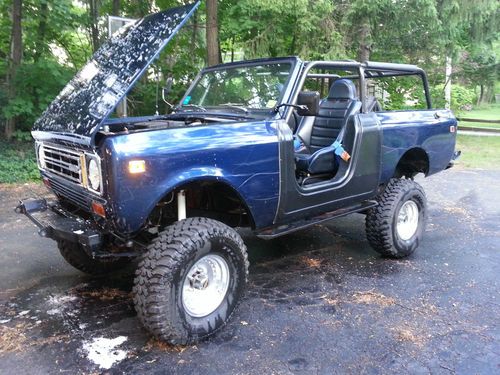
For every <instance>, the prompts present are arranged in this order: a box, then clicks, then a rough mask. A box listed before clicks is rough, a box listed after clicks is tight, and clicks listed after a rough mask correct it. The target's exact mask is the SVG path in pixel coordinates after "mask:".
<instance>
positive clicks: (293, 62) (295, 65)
mask: <svg viewBox="0 0 500 375" xmlns="http://www.w3.org/2000/svg"><path fill="white" fill-rule="evenodd" d="M283 63H287V64H290V75H289V77H288V79H287V82H286V84H285V87H284V90H283V92H282V93H281V95H280V97H279V98H277V100H276V105H279V104H282V103H285V102H287V98H289V97H290V94H291V93H292V89H293V86H294V83H295V80H296V77H297V74H298V70H299V68H300V66H301V60H300V59H299V58H298V57H295V56H293V57H280V58H265V59H256V60H243V61H237V62H231V63H225V64H219V65H214V66H210V67H207V68H204V69H202V70H201V71H200V73H199V74H198V75H197V76H196V78H195V79H194V80H193V82H192V83H191V85H190V86H189V88H188V89H187V90H186V92H185V93H184V95H183V96H182V98H181V100H180V101H179V103H178V105H177V106H176V112H177V113H180V112H188V111H184V110H183V108H182V104H183V103H184V100H185V99H186V97H187V96H188V95H189V93H190V92H191V91H192V90H193V89H194V88H195V87H196V85H197V84H198V82H199V81H200V80H201V79H202V77H203V75H204V74H206V73H210V72H214V71H220V70H227V69H232V68H247V67H253V66H258V65H272V64H283ZM245 108H247V107H245ZM247 109H248V114H247V116H251V115H252V114H254V115H259V114H262V115H264V114H265V115H266V117H267V118H268V117H276V115H277V114H276V113H275V112H274V111H273V108H261V109H258V108H247ZM217 111H226V112H228V108H224V107H220V108H217V109H216V108H212V107H211V108H210V110H209V111H208V112H210V113H214V112H217ZM189 112H196V113H199V114H201V115H202V114H203V113H205V112H199V111H189Z"/></svg>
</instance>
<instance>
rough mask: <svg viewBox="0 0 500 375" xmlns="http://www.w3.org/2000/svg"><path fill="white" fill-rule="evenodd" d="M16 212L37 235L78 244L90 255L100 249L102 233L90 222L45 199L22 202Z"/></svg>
mask: <svg viewBox="0 0 500 375" xmlns="http://www.w3.org/2000/svg"><path fill="white" fill-rule="evenodd" d="M16 212H18V213H20V214H24V215H26V216H27V217H28V218H29V219H30V220H31V221H32V222H33V223H34V224H35V225H36V226H37V227H38V228H40V230H39V231H38V234H40V236H42V237H47V238H51V239H53V240H56V241H59V240H65V241H69V242H74V243H78V244H80V245H81V246H82V247H83V249H84V250H85V251H86V252H87V253H88V254H90V255H94V254H96V253H97V252H98V251H99V250H100V249H101V246H102V242H103V233H102V232H100V231H99V230H97V229H96V228H95V227H94V226H93V224H92V223H91V222H89V221H87V220H84V219H82V218H80V217H77V216H75V215H72V214H71V213H70V212H68V211H66V210H65V209H63V208H62V207H61V206H59V205H57V204H55V203H51V202H47V201H46V200H45V199H27V200H22V201H20V202H19V205H18V206H17V207H16Z"/></svg>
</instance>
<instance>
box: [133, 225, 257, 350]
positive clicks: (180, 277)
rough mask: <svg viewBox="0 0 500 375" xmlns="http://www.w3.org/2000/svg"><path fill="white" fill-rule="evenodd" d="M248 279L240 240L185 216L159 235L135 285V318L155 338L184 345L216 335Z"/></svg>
mask: <svg viewBox="0 0 500 375" xmlns="http://www.w3.org/2000/svg"><path fill="white" fill-rule="evenodd" d="M247 275H248V258H247V252H246V247H245V245H244V244H243V240H242V239H241V237H240V236H239V235H238V233H236V231H235V230H233V229H231V228H229V227H228V226H226V225H225V224H223V223H220V222H218V221H215V220H211V219H207V218H188V219H185V220H181V221H179V222H176V223H175V224H173V225H172V226H170V227H168V228H166V229H165V231H163V232H162V233H160V235H159V236H158V237H157V238H156V239H155V240H154V241H153V242H152V243H151V245H150V246H149V247H148V250H147V252H146V253H145V254H144V256H143V258H142V260H141V262H140V263H139V267H138V269H137V272H136V278H135V281H134V304H135V308H136V311H137V315H138V317H139V320H140V321H141V322H142V323H143V325H144V327H145V328H146V329H147V330H148V331H149V332H151V333H152V334H153V335H154V336H156V337H158V338H159V339H161V340H163V341H167V342H169V343H172V344H183V345H185V344H189V343H194V342H197V341H199V340H201V339H204V338H206V337H209V336H211V335H213V334H214V333H215V332H217V331H218V330H219V329H220V328H222V327H223V326H224V324H225V323H226V322H227V321H228V320H229V318H230V317H231V315H232V313H233V311H234V309H235V307H236V306H237V304H238V302H239V300H240V299H241V297H242V295H243V292H244V289H245V286H246V282H247Z"/></svg>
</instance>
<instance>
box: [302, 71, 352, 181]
mask: <svg viewBox="0 0 500 375" xmlns="http://www.w3.org/2000/svg"><path fill="white" fill-rule="evenodd" d="M360 109H361V102H360V101H359V100H358V99H357V95H356V86H355V85H354V83H353V82H352V81H351V80H348V79H339V80H337V81H335V82H334V83H333V85H332V87H331V88H330V92H329V93H328V97H327V98H326V99H325V100H324V101H323V102H322V103H321V104H320V106H319V113H318V116H316V119H315V121H314V124H313V127H312V130H311V137H310V139H309V140H308V141H309V142H307V141H306V140H303V141H304V143H305V145H306V147H307V150H308V152H307V153H300V154H299V153H297V154H295V160H296V165H297V170H298V171H299V172H303V173H305V174H310V175H313V174H334V173H335V172H336V170H337V167H338V163H337V158H336V156H335V152H334V151H335V150H334V148H333V143H334V142H335V140H336V139H337V137H338V135H339V133H340V131H341V130H342V129H343V128H344V127H345V125H346V124H347V121H348V119H349V118H350V117H351V115H353V114H355V113H358V112H359V110H360ZM340 141H342V140H340Z"/></svg>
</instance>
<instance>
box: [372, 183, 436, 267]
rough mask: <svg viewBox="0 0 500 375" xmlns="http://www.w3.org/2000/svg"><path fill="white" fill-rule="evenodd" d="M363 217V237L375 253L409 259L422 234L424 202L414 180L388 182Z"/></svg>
mask: <svg viewBox="0 0 500 375" xmlns="http://www.w3.org/2000/svg"><path fill="white" fill-rule="evenodd" d="M377 200H378V203H379V204H378V206H376V207H374V208H372V209H370V210H369V211H368V214H367V215H366V237H367V239H368V242H369V243H370V245H371V246H372V247H373V249H375V251H377V252H379V253H380V254H382V255H384V256H387V257H391V258H403V257H405V256H408V255H410V254H411V253H413V252H414V251H415V249H416V248H417V247H418V245H419V244H420V242H421V240H422V237H423V233H424V230H425V219H426V215H427V199H426V197H425V192H424V190H423V188H422V186H420V185H419V184H418V183H416V182H415V181H413V180H406V179H391V180H390V181H389V184H388V185H387V186H386V188H385V190H384V192H383V193H382V194H381V195H380V196H379V197H378V199H377Z"/></svg>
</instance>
